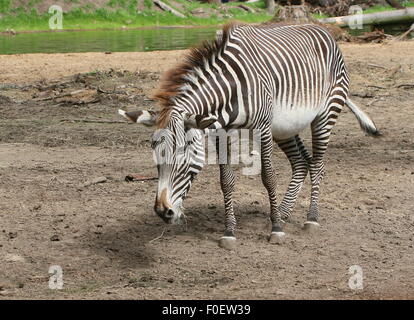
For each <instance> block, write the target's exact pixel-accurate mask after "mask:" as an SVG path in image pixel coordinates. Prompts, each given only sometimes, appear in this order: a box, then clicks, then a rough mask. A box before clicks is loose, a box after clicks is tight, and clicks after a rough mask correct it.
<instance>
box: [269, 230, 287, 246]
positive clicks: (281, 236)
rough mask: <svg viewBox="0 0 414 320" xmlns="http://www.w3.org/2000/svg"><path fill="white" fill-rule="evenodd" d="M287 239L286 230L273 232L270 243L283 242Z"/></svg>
mask: <svg viewBox="0 0 414 320" xmlns="http://www.w3.org/2000/svg"><path fill="white" fill-rule="evenodd" d="M285 240H286V234H285V233H284V232H280V231H279V232H272V233H271V234H270V236H269V243H273V244H282V243H284V242H285Z"/></svg>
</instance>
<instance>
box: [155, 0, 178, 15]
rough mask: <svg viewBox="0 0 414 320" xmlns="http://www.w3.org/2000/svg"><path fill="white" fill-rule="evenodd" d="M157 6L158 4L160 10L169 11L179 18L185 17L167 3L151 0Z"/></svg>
mask: <svg viewBox="0 0 414 320" xmlns="http://www.w3.org/2000/svg"><path fill="white" fill-rule="evenodd" d="M152 2H154V3H155V4H156V5H157V6H159V7H160V8H161V9H162V10H164V11H168V12H171V13H172V14H173V15H175V16H177V17H179V18H185V17H186V16H185V15H183V14H182V13H181V12H178V11H177V10H175V9H174V8H172V7H170V6H169V5H168V4H166V3H164V2H162V1H161V0H152Z"/></svg>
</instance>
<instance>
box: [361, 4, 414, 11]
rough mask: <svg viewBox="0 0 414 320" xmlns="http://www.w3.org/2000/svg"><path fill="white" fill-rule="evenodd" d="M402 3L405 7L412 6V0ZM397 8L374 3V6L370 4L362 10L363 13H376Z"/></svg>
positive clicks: (413, 5)
mask: <svg viewBox="0 0 414 320" xmlns="http://www.w3.org/2000/svg"><path fill="white" fill-rule="evenodd" d="M404 5H405V6H406V7H414V1H409V2H406V3H404ZM394 10H397V9H395V8H393V7H391V6H380V5H376V6H372V7H370V8H369V9H366V10H364V14H367V13H377V12H384V11H394Z"/></svg>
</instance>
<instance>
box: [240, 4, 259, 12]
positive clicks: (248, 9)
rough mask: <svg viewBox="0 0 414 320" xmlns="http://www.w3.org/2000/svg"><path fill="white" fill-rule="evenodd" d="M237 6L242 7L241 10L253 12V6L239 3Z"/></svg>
mask: <svg viewBox="0 0 414 320" xmlns="http://www.w3.org/2000/svg"><path fill="white" fill-rule="evenodd" d="M238 7H239V8H241V9H243V10H245V11H247V12H250V13H254V12H255V11H254V9H253V8H251V7H249V6H246V5H244V4H239V5H238Z"/></svg>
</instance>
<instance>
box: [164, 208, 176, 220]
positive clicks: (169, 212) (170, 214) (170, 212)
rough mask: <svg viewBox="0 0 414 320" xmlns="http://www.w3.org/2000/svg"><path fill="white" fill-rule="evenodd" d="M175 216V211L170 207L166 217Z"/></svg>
mask: <svg viewBox="0 0 414 320" xmlns="http://www.w3.org/2000/svg"><path fill="white" fill-rule="evenodd" d="M173 216H174V211H172V210H171V209H168V210H167V212H166V213H165V217H166V218H172V217H173Z"/></svg>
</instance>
